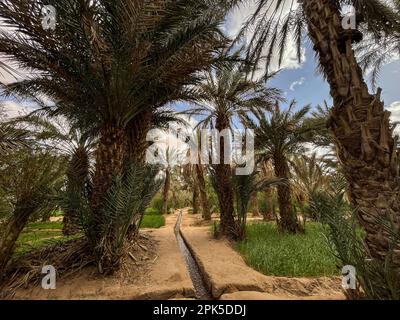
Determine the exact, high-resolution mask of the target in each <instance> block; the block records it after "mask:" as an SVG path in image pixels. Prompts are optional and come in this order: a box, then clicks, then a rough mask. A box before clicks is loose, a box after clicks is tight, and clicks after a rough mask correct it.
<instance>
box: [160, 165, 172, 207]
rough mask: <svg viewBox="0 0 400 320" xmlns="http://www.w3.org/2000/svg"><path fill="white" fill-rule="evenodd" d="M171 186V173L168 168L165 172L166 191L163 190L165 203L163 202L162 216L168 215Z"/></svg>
mask: <svg viewBox="0 0 400 320" xmlns="http://www.w3.org/2000/svg"><path fill="white" fill-rule="evenodd" d="M170 185H171V173H170V172H169V169H168V168H167V169H166V170H165V182H164V189H163V202H162V214H168V194H169V188H170Z"/></svg>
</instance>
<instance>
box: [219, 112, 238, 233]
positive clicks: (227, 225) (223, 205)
mask: <svg viewBox="0 0 400 320" xmlns="http://www.w3.org/2000/svg"><path fill="white" fill-rule="evenodd" d="M227 128H229V121H228V120H227V119H217V123H216V129H217V130H219V132H222V131H223V130H225V129H227ZM224 151H225V144H224V138H223V137H221V138H220V154H219V155H220V164H217V165H216V166H215V174H216V179H217V181H216V182H217V195H218V203H219V208H220V211H221V212H220V217H221V225H220V233H221V235H223V236H226V237H227V238H229V239H235V238H236V237H237V230H236V224H235V218H234V207H233V201H234V195H233V185H232V169H231V166H230V165H229V164H224V153H225V152H224Z"/></svg>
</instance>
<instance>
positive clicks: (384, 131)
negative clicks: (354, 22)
mask: <svg viewBox="0 0 400 320" xmlns="http://www.w3.org/2000/svg"><path fill="white" fill-rule="evenodd" d="M303 7H304V11H305V14H306V17H307V23H308V27H309V34H310V36H311V39H312V41H313V43H314V48H315V50H316V51H317V53H318V54H319V57H320V63H321V66H322V69H323V72H324V75H325V76H326V78H327V80H328V82H329V84H330V88H331V95H332V97H333V99H334V108H333V112H332V119H331V123H330V126H331V128H332V131H333V133H334V136H335V138H336V145H337V151H338V156H339V158H340V161H341V162H342V165H343V168H344V170H345V175H346V178H347V181H348V182H349V185H350V190H349V191H350V195H351V199H352V202H353V204H354V205H355V206H356V207H357V208H358V210H359V220H360V223H361V224H362V225H363V227H364V228H365V230H366V232H367V237H366V243H367V245H368V247H369V250H370V252H371V255H372V256H373V257H374V258H376V259H378V260H380V261H384V260H385V258H386V256H387V254H388V251H389V246H390V242H391V241H390V236H389V235H388V233H387V232H386V231H385V230H383V228H382V227H381V226H380V225H379V224H378V223H377V219H380V218H383V219H385V220H387V221H390V222H391V223H392V224H393V225H394V226H395V228H397V230H399V227H400V197H399V192H400V188H399V184H398V178H399V162H398V150H397V146H396V143H397V141H396V139H393V137H392V130H391V125H390V123H389V116H390V113H389V112H387V111H385V110H384V104H383V102H382V101H381V97H380V91H379V92H378V94H377V95H372V94H370V93H369V91H368V87H367V85H366V83H365V81H364V79H363V75H362V70H361V69H360V67H359V65H358V64H357V61H356V58H355V55H354V51H353V49H352V42H354V41H356V40H359V39H360V33H358V32H357V31H355V30H344V29H343V28H342V24H341V16H340V12H339V8H338V7H337V6H336V5H335V4H334V2H333V1H331V0H307V1H304V4H303ZM394 261H395V264H396V265H397V266H398V267H400V252H399V251H395V252H394Z"/></svg>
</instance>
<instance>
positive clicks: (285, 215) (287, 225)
mask: <svg viewBox="0 0 400 320" xmlns="http://www.w3.org/2000/svg"><path fill="white" fill-rule="evenodd" d="M274 168H275V175H276V177H277V178H284V179H289V166H288V164H287V161H286V159H285V157H283V156H281V155H275V156H274ZM278 202H279V228H280V230H281V231H283V232H287V233H292V234H295V233H297V232H298V231H299V225H298V221H297V217H296V215H295V214H294V212H293V210H292V190H291V188H290V185H289V183H285V184H282V185H279V186H278Z"/></svg>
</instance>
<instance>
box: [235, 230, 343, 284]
mask: <svg viewBox="0 0 400 320" xmlns="http://www.w3.org/2000/svg"><path fill="white" fill-rule="evenodd" d="M322 232H323V228H322V226H321V225H320V224H317V223H308V225H307V227H306V233H305V234H299V235H287V234H280V233H279V232H278V229H277V226H276V224H274V223H260V224H253V225H249V226H248V227H247V240H245V241H243V242H240V243H238V244H237V245H236V248H237V250H238V251H239V252H240V253H241V254H242V255H243V257H244V258H245V260H246V262H247V263H248V264H249V265H250V266H252V267H253V268H254V269H256V270H258V271H260V272H262V273H264V274H267V275H274V276H287V277H318V276H333V275H338V274H339V272H338V269H337V267H336V259H335V257H334V256H333V254H332V252H331V249H330V248H329V245H328V243H327V241H326V239H325V237H324V235H323V233H322Z"/></svg>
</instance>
